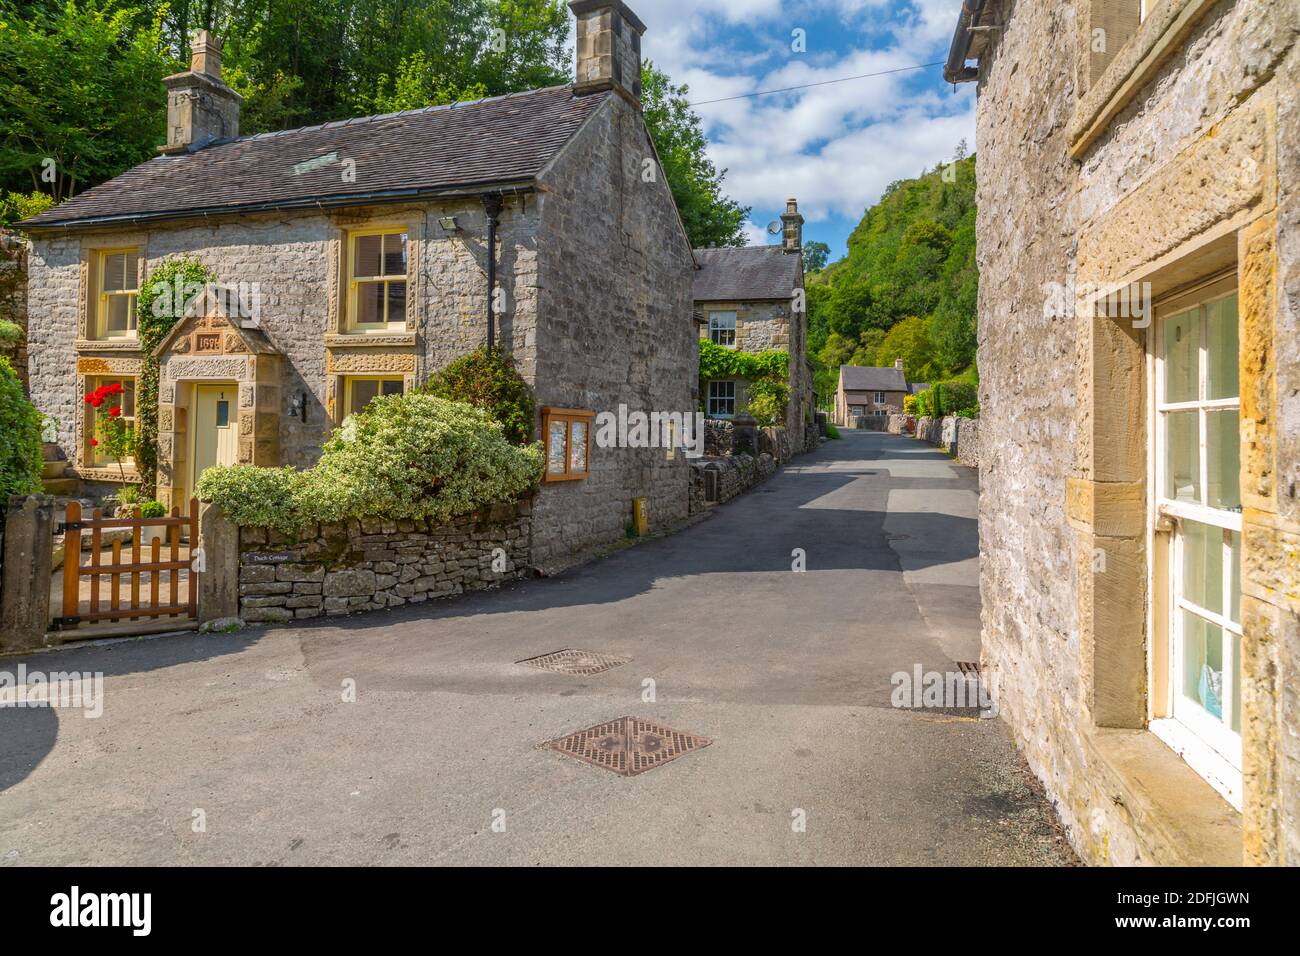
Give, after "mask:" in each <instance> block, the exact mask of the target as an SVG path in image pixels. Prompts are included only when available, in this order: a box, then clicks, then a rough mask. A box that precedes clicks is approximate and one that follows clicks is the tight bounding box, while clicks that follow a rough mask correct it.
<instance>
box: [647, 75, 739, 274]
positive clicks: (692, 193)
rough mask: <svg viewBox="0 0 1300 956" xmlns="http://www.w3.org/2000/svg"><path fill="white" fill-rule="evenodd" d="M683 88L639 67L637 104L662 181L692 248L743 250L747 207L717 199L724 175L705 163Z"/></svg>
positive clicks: (699, 127) (700, 133) (700, 132)
mask: <svg viewBox="0 0 1300 956" xmlns="http://www.w3.org/2000/svg"><path fill="white" fill-rule="evenodd" d="M688 92H689V88H688V87H686V86H674V85H673V83H672V80H671V79H669V77H668V74H667V73H665V72H663V71H662V70H660V69H658V68H657V67H656V66H655V65H654V63H652V62H650V61H649V60H647V61H646V62H645V64H644V65H643V66H642V68H641V103H642V107H643V109H644V111H645V120H646V125H647V126H648V127H649V128H650V137H651V139H652V140H653V141H654V145H655V149H656V150H657V151H658V153H659V161H660V163H662V165H663V171H664V177H665V178H666V179H667V180H668V185H669V188H671V189H672V193H673V199H675V200H676V201H677V209H678V211H679V212H680V213H681V216H682V222H683V223H685V225H686V234H687V235H688V236H689V237H690V241H691V245H692V246H693V247H695V248H697V249H711V248H716V247H719V246H743V245H745V234H744V225H745V222H746V220H747V219H748V218H749V213H750V208H749V207H748V206H741V205H740V204H738V203H736V202H735V201H733V200H732V199H730V198H729V197H727V196H725V195H723V191H722V189H723V185H722V184H723V181H724V180H725V179H726V176H727V171H726V170H725V169H724V170H719V169H718V168H717V167H716V166H714V165H713V163H712V162H711V161H710V160H709V157H708V155H707V152H706V149H707V146H708V140H707V139H706V138H705V136H704V125H703V123H702V122H701V121H700V117H699V115H698V114H696V113H695V112H694V111H693V110H692V109H691V107H690V102H689V101H688V99H687V93H688Z"/></svg>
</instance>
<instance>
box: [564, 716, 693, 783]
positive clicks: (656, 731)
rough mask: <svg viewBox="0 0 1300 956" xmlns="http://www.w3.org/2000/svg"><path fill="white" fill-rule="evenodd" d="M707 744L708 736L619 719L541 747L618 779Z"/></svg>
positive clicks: (645, 722)
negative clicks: (580, 761)
mask: <svg viewBox="0 0 1300 956" xmlns="http://www.w3.org/2000/svg"><path fill="white" fill-rule="evenodd" d="M711 743H713V741H712V740H710V739H709V738H708V737H701V736H699V735H698V734H692V733H687V732H686V731H683V730H674V729H673V728H672V727H665V726H664V725H663V724H656V723H654V722H653V721H649V720H642V719H641V718H640V717H619V718H617V719H615V720H610V721H606V722H605V723H603V724H597V725H596V726H595V727H588V728H587V729H586V730H579V731H578V732H577V733H572V734H569V735H568V736H567V737H559V738H557V739H555V740H548V741H547V742H546V743H544V744H542V746H543V747H545V748H547V749H549V750H558V751H559V752H560V753H562V754H568V755H569V756H570V757H577V758H578V759H579V760H582V761H585V762H586V763H589V764H595V765H596V766H597V767H604V768H605V769H606V770H612V771H613V772H614V773H616V774H618V775H619V776H621V777H634V776H636V775H637V774H639V773H645V772H646V771H647V770H653V769H654V768H655V767H661V766H663V765H664V764H666V763H667V762H668V761H670V760H676V759H677V758H678V757H680V756H682V755H683V754H688V753H690V752H691V751H692V750H699V749H700V748H701V747H707V746H708V745H709V744H711Z"/></svg>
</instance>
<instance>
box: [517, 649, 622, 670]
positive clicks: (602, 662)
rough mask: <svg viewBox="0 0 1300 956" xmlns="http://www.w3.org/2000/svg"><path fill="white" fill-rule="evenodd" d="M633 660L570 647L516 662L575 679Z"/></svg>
mask: <svg viewBox="0 0 1300 956" xmlns="http://www.w3.org/2000/svg"><path fill="white" fill-rule="evenodd" d="M631 659H632V658H630V657H615V656H613V655H612V654H597V653H596V652H595V651H580V650H577V649H575V648H572V647H568V648H565V649H564V650H562V651H556V652H555V653H554V654H543V655H542V656H541V657H530V658H528V660H525V661H515V663H516V664H527V665H528V666H529V667H540V668H541V669H542V670H546V671H555V672H557V673H559V674H572V675H573V676H575V677H590V676H591V675H592V674H601V673H604V672H605V671H607V670H609V669H611V668H614V667H618V666H619V665H621V664H626V663H627V662H628V661H630V660H631Z"/></svg>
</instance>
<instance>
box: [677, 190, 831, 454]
mask: <svg viewBox="0 0 1300 956" xmlns="http://www.w3.org/2000/svg"><path fill="white" fill-rule="evenodd" d="M803 224H804V218H803V216H802V215H801V214H800V213H799V203H798V201H797V200H795V199H790V200H788V201H787V202H786V211H785V213H784V214H783V215H782V216H781V226H782V241H781V245H779V246H745V247H740V248H736V247H727V248H720V249H696V250H695V259H696V261H697V262H698V263H699V267H698V269H697V271H696V272H695V288H694V293H693V294H694V299H695V314H696V318H697V321H698V322H699V326H700V338H701V340H703V341H708V342H713V343H714V344H715V345H720V346H722V347H723V348H728V349H736V350H737V351H741V352H753V353H759V352H766V351H771V350H774V349H775V350H781V351H785V352H788V353H789V355H790V378H789V385H790V402H789V404H788V405H787V406H786V414H785V421H784V422H783V423H782V425H781V426H780V429H778V432H777V435H778V440H777V443H776V444H777V448H776V451H777V456H778V457H780V458H784V459H789V458H790V457H791V456H792V455H795V454H799V453H801V452H803V451H804V450H805V448H806V445H807V442H808V429H809V426H810V425H811V424H812V422H813V387H812V370H811V369H810V367H809V365H808V316H807V309H806V308H805V307H804V300H803V288H804V276H803ZM747 384H748V383H747V382H746V380H745V379H744V378H743V377H737V376H731V377H726V378H718V379H714V380H711V381H708V382H702V383H701V388H702V389H703V390H704V394H703V395H701V397H700V398H701V402H702V404H703V405H704V413H705V415H706V416H707V417H709V418H712V419H722V420H725V421H731V422H735V423H736V424H737V425H753V424H754V419H753V418H752V417H751V416H750V415H749V411H748V390H747V388H746V386H747Z"/></svg>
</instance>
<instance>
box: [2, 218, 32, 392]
mask: <svg viewBox="0 0 1300 956" xmlns="http://www.w3.org/2000/svg"><path fill="white" fill-rule="evenodd" d="M0 319H5V320H8V321H9V322H13V323H14V324H15V325H17V326H18V327H19V328H21V329H23V330H24V331H26V329H27V242H26V241H25V240H24V239H22V238H21V237H19V236H16V235H14V234H13V233H9V232H5V231H3V230H0ZM0 355H2V356H4V357H5V358H7V359H9V364H11V365H12V366H13V367H14V371H16V372H17V373H18V378H19V379H20V380H21V381H22V383H23V384H24V385H26V384H27V342H26V340H25V339H24V340H22V341H18V342H12V343H11V342H6V341H4V340H2V339H0Z"/></svg>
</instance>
